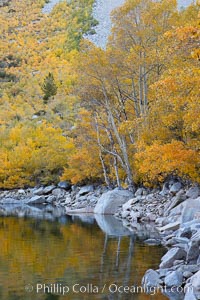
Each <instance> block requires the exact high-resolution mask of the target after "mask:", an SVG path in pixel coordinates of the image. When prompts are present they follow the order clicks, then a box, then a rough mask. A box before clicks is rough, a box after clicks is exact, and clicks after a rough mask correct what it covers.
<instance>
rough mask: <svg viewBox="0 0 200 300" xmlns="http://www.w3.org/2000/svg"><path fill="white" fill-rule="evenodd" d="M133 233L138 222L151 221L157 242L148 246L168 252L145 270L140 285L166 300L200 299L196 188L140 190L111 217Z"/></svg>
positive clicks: (166, 186)
mask: <svg viewBox="0 0 200 300" xmlns="http://www.w3.org/2000/svg"><path fill="white" fill-rule="evenodd" d="M115 215H116V217H117V218H119V219H121V220H122V222H123V225H124V226H125V227H127V228H128V229H129V230H134V228H135V226H136V224H137V223H138V222H140V223H143V222H150V221H152V222H154V223H155V225H156V227H157V230H158V231H159V232H160V234H161V235H160V237H161V239H148V240H147V241H146V243H148V244H149V245H159V244H162V245H164V246H165V247H166V248H167V249H168V251H167V253H166V254H165V255H164V256H163V257H162V260H161V263H160V266H159V269H158V270H151V269H150V270H148V271H147V272H146V274H145V275H144V278H143V285H145V287H147V288H148V289H149V290H151V289H152V288H155V289H159V290H161V291H163V293H164V294H165V295H166V296H167V297H168V298H169V299H177V300H181V299H184V300H195V299H200V189H199V187H198V186H197V185H196V186H191V187H187V188H186V187H184V186H182V184H181V183H180V182H178V181H177V182H174V181H173V180H172V181H171V182H167V183H165V184H164V186H163V189H162V191H156V190H154V191H148V190H146V189H144V188H140V189H138V190H137V191H136V193H135V197H134V198H133V199H131V200H129V201H128V202H126V203H125V204H124V205H123V206H122V208H121V209H120V210H119V211H118V212H117V213H116V214H115Z"/></svg>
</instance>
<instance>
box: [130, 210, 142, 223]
mask: <svg viewBox="0 0 200 300" xmlns="http://www.w3.org/2000/svg"><path fill="white" fill-rule="evenodd" d="M130 216H131V218H132V220H133V221H136V222H137V221H138V220H139V219H140V218H141V217H142V214H141V212H139V211H131V213H130Z"/></svg>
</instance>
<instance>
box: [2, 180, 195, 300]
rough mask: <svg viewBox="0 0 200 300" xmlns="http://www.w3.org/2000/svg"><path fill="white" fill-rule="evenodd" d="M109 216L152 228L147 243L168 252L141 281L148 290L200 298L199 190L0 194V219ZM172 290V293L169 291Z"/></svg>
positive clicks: (71, 189) (177, 186) (176, 185)
mask: <svg viewBox="0 0 200 300" xmlns="http://www.w3.org/2000/svg"><path fill="white" fill-rule="evenodd" d="M83 213H95V215H96V216H97V218H98V216H101V215H114V216H115V218H116V219H118V220H120V221H121V222H122V223H123V225H124V227H125V228H127V230H129V231H130V232H137V231H138V228H139V227H140V226H143V225H144V226H146V225H147V227H148V228H149V230H150V228H151V227H156V230H157V232H158V236H156V238H155V237H153V238H149V239H147V240H146V241H145V243H147V244H149V245H159V244H162V245H164V246H165V247H166V248H167V253H166V254H165V255H164V256H163V258H162V261H161V264H160V266H159V269H158V270H148V271H147V272H146V274H145V276H144V278H143V284H144V285H145V286H146V287H147V288H160V289H161V290H162V289H164V290H165V292H164V293H165V294H166V295H167V296H168V298H169V299H184V300H193V299H199V297H200V251H199V250H200V188H199V187H198V186H197V185H194V186H187V187H186V186H184V185H183V184H182V183H181V182H180V181H177V180H170V181H169V182H166V183H165V184H164V186H163V188H162V190H158V189H153V190H150V189H146V188H143V187H142V188H138V189H137V191H136V192H135V193H134V194H133V193H132V192H130V191H129V190H127V189H122V188H115V189H113V190H109V189H108V188H107V187H105V186H99V185H96V186H95V185H87V186H82V187H79V186H71V185H70V184H69V183H67V182H60V183H59V184H58V185H57V186H56V185H50V186H46V187H35V188H29V189H19V190H13V191H0V215H1V216H10V215H15V216H19V217H26V216H31V217H37V218H40V217H41V218H42V217H44V216H45V218H46V219H53V218H52V215H53V216H54V218H55V217H60V216H62V215H63V214H65V215H66V214H67V215H76V214H83ZM172 290H173V292H172Z"/></svg>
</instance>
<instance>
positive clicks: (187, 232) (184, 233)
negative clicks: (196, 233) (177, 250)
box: [179, 227, 192, 239]
mask: <svg viewBox="0 0 200 300" xmlns="http://www.w3.org/2000/svg"><path fill="white" fill-rule="evenodd" d="M179 236H180V237H184V238H187V239H190V238H191V237H192V230H191V228H190V227H185V228H184V227H183V228H181V229H180V233H179Z"/></svg>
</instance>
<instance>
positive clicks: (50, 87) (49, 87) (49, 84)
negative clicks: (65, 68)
mask: <svg viewBox="0 0 200 300" xmlns="http://www.w3.org/2000/svg"><path fill="white" fill-rule="evenodd" d="M42 91H43V92H44V97H43V99H44V103H47V101H48V100H49V98H50V97H51V96H55V95H56V93H57V86H56V84H55V80H54V77H53V74H52V73H50V72H49V74H48V75H47V76H46V78H45V79H44V83H43V85H42Z"/></svg>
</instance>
